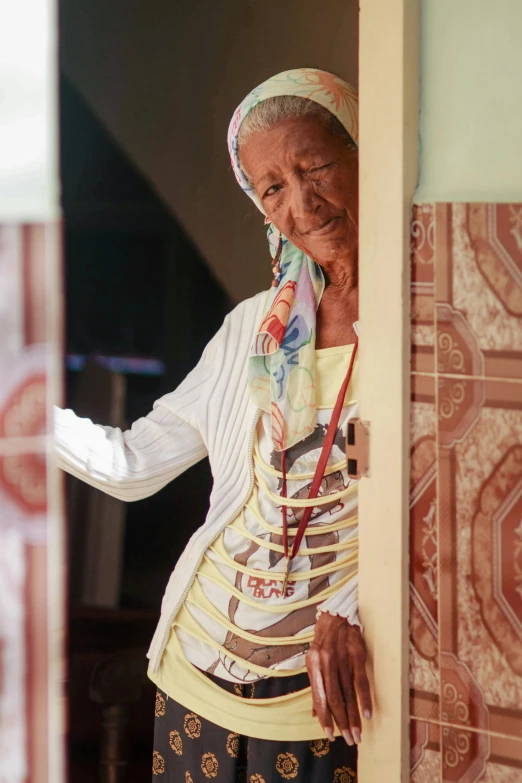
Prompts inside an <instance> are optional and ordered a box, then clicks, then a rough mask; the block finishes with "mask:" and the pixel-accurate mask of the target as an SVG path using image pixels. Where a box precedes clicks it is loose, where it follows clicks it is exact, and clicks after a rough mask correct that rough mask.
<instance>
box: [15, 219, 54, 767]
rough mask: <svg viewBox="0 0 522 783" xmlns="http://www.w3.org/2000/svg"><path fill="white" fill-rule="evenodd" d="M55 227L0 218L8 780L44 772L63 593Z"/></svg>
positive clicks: (52, 710) (52, 719)
mask: <svg viewBox="0 0 522 783" xmlns="http://www.w3.org/2000/svg"><path fill="white" fill-rule="evenodd" d="M58 233H59V228H58V226H56V225H48V226H41V225H32V226H23V225H9V226H8V225H0V285H1V293H0V335H1V340H0V594H1V605H2V611H1V612H0V652H1V656H0V658H1V660H0V722H1V724H2V725H1V727H0V778H1V779H2V780H4V779H5V780H9V781H18V780H19V781H22V780H26V779H27V780H35V781H36V780H42V781H43V780H44V779H45V780H47V772H46V770H47V767H48V753H49V727H50V726H51V725H52V727H53V730H56V727H57V726H59V725H60V719H59V718H58V712H59V710H60V708H59V707H58V706H57V705H58V700H59V694H60V692H61V682H60V677H59V662H58V661H57V660H54V661H53V669H52V678H50V669H49V660H48V657H47V650H48V648H49V628H50V626H49V621H50V617H49V593H48V588H49V586H50V585H51V586H52V591H53V596H55V597H56V596H63V581H62V578H61V577H62V575H61V573H60V569H58V568H57V569H54V572H53V574H52V575H51V577H52V578H51V579H50V575H49V573H48V567H47V564H48V556H49V551H48V546H47V545H48V543H49V542H51V543H52V545H53V546H57V544H56V542H58V541H59V540H60V536H59V535H53V534H54V533H58V532H59V530H60V528H61V505H60V491H61V490H60V482H59V479H58V476H57V474H56V469H54V470H49V469H48V466H47V463H46V446H47V437H46V434H47V433H48V432H49V421H50V416H49V412H50V403H51V402H54V401H56V399H51V397H52V396H54V397H55V398H56V397H58V393H57V391H58V389H59V386H60V378H59V377H58V374H57V370H56V368H57V367H58V362H57V352H58V350H59V339H60V335H59V333H58V332H59V329H60V313H59V311H58V307H59V278H58V274H57V273H58V265H59V261H60V258H59V247H58V245H57V238H58ZM51 359H52V362H53V364H52V368H51ZM51 370H53V371H54V372H52V371H51ZM48 489H50V495H51V496H52V502H51V504H50V510H49V508H48ZM49 529H51V534H50V535H49V536H48V530H49ZM54 556H55V561H56V562H58V560H59V558H60V556H61V552H60V551H59V550H58V549H57V550H56V551H55V552H54ZM56 582H58V584H56ZM58 600H61V598H59V599H58ZM53 620H54V621H55V620H56V617H54V618H53ZM57 630H58V629H57V628H56V627H53V633H54V634H55V635H56V632H57ZM50 688H52V691H53V697H52V699H51V698H50V695H49V694H50V691H49V689H50ZM53 721H54V722H53ZM4 724H5V725H4ZM60 741H61V740H59V739H58V737H56V738H54V737H53V743H56V742H60ZM55 752H57V753H60V752H61V748H55Z"/></svg>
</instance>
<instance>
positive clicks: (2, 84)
mask: <svg viewBox="0 0 522 783" xmlns="http://www.w3.org/2000/svg"><path fill="white" fill-rule="evenodd" d="M55 19H56V4H55V2H54V0H46V2H42V0H16V2H15V3H7V2H4V3H0V52H1V63H0V219H1V220H2V221H3V222H7V221H11V222H24V221H26V222H36V221H45V220H55V219H56V218H57V216H58V154H57V150H58V131H57V114H56V66H57V62H56V60H57V57H56V46H57V44H56V29H55V28H56V22H55Z"/></svg>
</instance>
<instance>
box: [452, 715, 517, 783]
mask: <svg viewBox="0 0 522 783" xmlns="http://www.w3.org/2000/svg"><path fill="white" fill-rule="evenodd" d="M442 769H443V781H444V783H475V782H476V781H477V782H478V781H480V783H520V781H521V780H522V742H520V741H518V740H513V739H509V738H505V737H497V736H495V735H493V734H487V733H482V732H473V731H466V730H465V729H463V728H461V727H453V726H451V727H447V726H443V727H442Z"/></svg>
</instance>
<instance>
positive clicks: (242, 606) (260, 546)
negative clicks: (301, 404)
mask: <svg viewBox="0 0 522 783" xmlns="http://www.w3.org/2000/svg"><path fill="white" fill-rule="evenodd" d="M343 413H344V415H343V419H344V420H345V422H346V419H347V417H348V416H347V413H348V412H347V411H346V410H345V411H344V412H343ZM330 415H331V411H326V410H323V411H319V412H318V418H319V417H320V419H322V421H321V420H320V421H319V422H318V423H317V425H316V427H315V430H314V432H313V433H312V434H311V435H310V436H309V437H308V438H306V439H305V440H303V441H302V442H300V443H298V444H296V445H295V446H293V447H292V448H290V449H289V450H288V451H287V457H286V467H287V484H288V490H287V492H288V497H289V498H292V499H296V500H299V501H301V500H306V499H307V498H308V496H309V493H310V487H311V484H312V475H313V473H314V471H315V467H316V465H317V460H318V457H319V454H320V452H321V448H322V446H323V443H324V439H325V436H326V431H327V427H328V421H329V418H330ZM344 430H345V423H344V425H343V424H341V426H340V427H339V428H338V430H337V432H336V436H335V440H334V445H333V447H332V452H331V454H330V458H329V462H328V464H329V466H330V468H327V471H326V473H327V475H326V476H325V477H324V478H323V481H322V483H321V487H320V490H319V493H318V498H322V499H324V498H325V497H327V496H332V500H331V502H326V503H321V504H318V505H316V506H314V508H313V511H312V514H311V517H310V520H309V523H308V528H307V530H308V531H313V533H310V534H307V535H306V534H305V536H304V538H303V542H302V544H301V550H302V549H304V548H305V549H307V550H312V551H311V552H309V553H307V554H306V555H303V556H299V555H298V556H297V557H296V558H295V560H294V562H293V564H292V571H291V574H298V575H299V576H300V577H302V578H300V579H292V578H290V580H289V583H288V587H287V592H286V596H285V597H283V595H282V580H281V579H280V578H279V579H275V578H273V577H272V573H277V574H282V573H283V572H284V569H285V566H286V560H285V557H284V554H283V552H282V551H281V550H282V545H283V537H282V533H279V532H275V531H274V530H270V529H268V528H269V527H271V528H277V529H279V530H281V531H282V511H281V504H280V503H279V502H278V500H279V497H280V493H281V487H282V478H281V475H280V471H281V454H280V452H276V451H275V450H273V449H272V443H271V440H270V437H269V433H270V421H269V418H268V417H267V416H263V417H262V421H261V423H260V427H259V430H258V444H257V446H258V448H257V459H256V461H255V477H256V481H255V490H254V493H253V496H252V499H251V501H249V503H248V504H247V507H246V508H245V509H244V512H243V524H244V526H245V527H246V529H247V530H248V531H249V533H251V534H253V535H254V536H255V537H256V540H254V541H253V540H250V539H249V538H246V537H245V536H242V535H241V533H240V528H239V527H238V525H236V524H234V523H232V525H231V526H230V528H228V529H227V530H226V531H225V532H224V534H223V536H222V538H223V541H224V544H225V547H226V550H227V552H228V555H229V556H230V558H231V561H232V562H234V563H237V564H238V565H239V566H242V567H243V568H244V569H248V572H251V571H253V572H254V573H248V572H247V573H245V572H244V570H240V569H238V570H236V572H235V574H234V575H233V585H234V587H235V589H236V590H237V592H238V593H240V594H242V595H244V596H248V598H250V599H253V600H254V601H255V602H256V607H255V608H253V607H252V606H251V605H250V604H248V603H246V602H245V601H243V600H242V599H241V598H240V597H239V596H237V595H232V597H230V594H229V595H228V597H227V605H226V615H227V619H228V620H229V621H230V622H231V623H232V624H233V625H234V626H235V628H236V629H237V632H233V631H230V630H228V631H227V633H226V636H225V638H224V639H223V640H222V641H221V647H222V648H224V649H225V650H227V651H228V652H229V653H231V655H227V654H226V653H225V652H223V650H221V651H217V650H214V651H213V652H212V655H213V660H212V662H211V663H210V665H208V658H207V661H206V662H207V666H206V667H205V668H206V670H207V671H209V672H210V673H214V674H217V675H219V676H224V675H225V673H226V675H228V676H227V679H233V680H235V681H239V682H251V681H253V680H255V679H258V678H259V677H260V676H263V675H260V674H259V673H257V672H255V671H253V670H252V669H250V668H249V664H254V665H256V666H261V667H263V668H283V669H288V670H295V669H299V668H301V667H303V666H304V656H305V654H306V652H307V650H308V648H309V641H300V640H299V637H300V636H303V635H305V636H306V635H308V634H309V633H310V632H311V631H312V630H313V627H314V625H315V620H316V613H317V604H318V601H317V600H314V599H316V598H318V597H319V596H321V594H322V593H323V592H324V591H325V590H327V589H328V588H329V587H330V586H331V584H334V583H335V581H336V580H338V579H340V578H342V577H343V576H345V575H346V573H347V571H346V569H343V567H342V566H339V567H338V568H335V563H336V560H338V559H342V558H343V557H346V554H347V552H346V551H343V550H342V549H341V550H339V549H335V548H334V547H335V546H336V545H339V544H342V543H343V542H346V541H347V540H348V539H349V538H350V537H352V536H353V534H354V528H353V526H352V527H347V528H343V526H342V524H340V523H342V521H343V520H344V519H346V518H348V517H353V516H354V514H355V513H356V502H357V501H356V494H355V493H351V494H350V495H349V496H348V497H347V498H345V497H343V496H342V495H341V496H339V495H340V493H343V491H346V490H348V488H349V487H350V485H351V484H352V482H351V481H350V479H349V478H348V476H347V473H346V461H345V456H344V442H345V436H344ZM343 461H344V465H343ZM339 465H340V466H341V467H340V468H339V469H335V470H333V471H332V472H329V470H330V469H331V467H335V468H337V466H339ZM276 471H277V473H276ZM303 475H304V476H306V478H300V477H302V476H303ZM311 502H313V501H311ZM304 511H305V509H304V508H303V507H302V506H289V508H288V513H287V521H288V529H289V533H292V531H294V532H295V530H296V529H297V527H298V525H299V522H300V520H301V518H302V515H303V513H304ZM256 512H260V515H261V517H262V520H260V519H259V513H256ZM263 522H264V523H265V524H263ZM322 527H324V528H325V531H324V532H321V528H322ZM331 527H335V528H336V529H335V530H329V529H328V528H331ZM292 540H293V539H292V537H290V544H291V542H292ZM313 550H318V551H317V552H314V551H313ZM215 562H216V564H217V565H220V564H219V559H218V558H217V557H216V560H215ZM221 565H222V564H221ZM328 566H332V568H330V572H329V573H328V572H327V573H323V572H320V573H319V574H317V575H314V573H315V572H317V570H318V569H324V568H325V567H328ZM231 571H232V568H228V569H227V575H228V578H230V579H231V580H232V574H231V573H230V572H231ZM327 571H328V569H327ZM256 572H258V573H256ZM223 573H225V572H224V571H223ZM308 574H309V576H308ZM303 577H304V578H303ZM202 586H203V589H204V590H205V586H204V582H202ZM208 598H209V599H210V600H211V601H212V603H214V605H219V607H220V609H221V610H224V609H225V605H224V601H223V600H220V601H216V590H215V585H212V586H211V590H210V591H209V593H208ZM297 602H299V603H302V602H305V605H302V606H300V607H298V608H296V609H293V608H292V604H294V603H297ZM267 605H270V606H278V607H281V611H280V612H278V613H276V612H272V611H267V610H266V606H267ZM242 631H247V632H248V634H249V635H251V636H257V637H259V641H257V640H255V641H254V640H252V639H249V638H245V636H243V635H242V633H241V632H242ZM281 637H294V638H295V642H292V643H284V644H283V643H281V642H280V641H279V639H280V638H281ZM272 640H273V642H272ZM209 649H210V648H209ZM232 656H234V657H232ZM236 658H240V659H241V662H238V661H237V660H236ZM193 662H194V661H193Z"/></svg>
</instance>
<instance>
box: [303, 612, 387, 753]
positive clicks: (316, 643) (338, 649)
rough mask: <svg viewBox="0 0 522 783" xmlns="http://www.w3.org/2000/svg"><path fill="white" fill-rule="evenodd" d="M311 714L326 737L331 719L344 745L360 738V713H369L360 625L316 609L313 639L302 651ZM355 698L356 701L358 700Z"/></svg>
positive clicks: (369, 703) (331, 731)
mask: <svg viewBox="0 0 522 783" xmlns="http://www.w3.org/2000/svg"><path fill="white" fill-rule="evenodd" d="M306 668H307V670H308V676H309V678H310V685H311V686H312V698H313V709H314V715H317V717H318V718H319V722H320V724H321V726H322V727H323V729H324V732H325V734H326V736H327V737H328V739H330V740H333V739H334V733H333V730H334V725H333V721H334V720H335V722H336V724H337V726H338V727H339V731H340V732H341V734H342V736H343V737H344V739H345V741H346V742H347V743H348V745H353V743H354V741H355V742H356V743H359V742H360V741H361V716H360V713H359V704H360V705H361V709H362V711H363V714H364V717H365V718H367V719H369V718H371V714H372V699H371V694H370V683H369V682H368V677H367V676H366V650H365V648H364V642H363V638H362V634H361V629H360V628H359V627H358V626H356V625H350V623H349V622H348V620H346V619H345V618H344V617H334V616H333V615H331V614H328V613H327V612H320V613H319V618H318V620H317V623H316V626H315V634H314V640H313V642H312V643H311V645H310V649H309V650H308V652H307V654H306ZM358 702H359V703H358Z"/></svg>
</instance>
